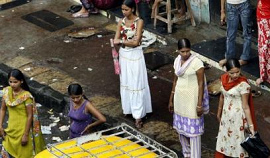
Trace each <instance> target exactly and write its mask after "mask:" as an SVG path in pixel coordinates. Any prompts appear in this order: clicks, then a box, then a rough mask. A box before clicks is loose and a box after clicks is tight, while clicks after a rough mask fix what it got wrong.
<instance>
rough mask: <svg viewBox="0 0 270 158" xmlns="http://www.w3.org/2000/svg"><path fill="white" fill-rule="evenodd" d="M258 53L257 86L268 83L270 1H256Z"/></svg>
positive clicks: (269, 67)
mask: <svg viewBox="0 0 270 158" xmlns="http://www.w3.org/2000/svg"><path fill="white" fill-rule="evenodd" d="M257 24H258V53H259V65H260V78H258V79H257V80H256V83H257V85H259V84H261V83H262V82H264V81H266V82H269V83H270V1H269V0H258V5H257Z"/></svg>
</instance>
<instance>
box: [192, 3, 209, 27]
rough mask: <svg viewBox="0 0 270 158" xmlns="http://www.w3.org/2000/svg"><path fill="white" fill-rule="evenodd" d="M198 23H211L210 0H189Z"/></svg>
mask: <svg viewBox="0 0 270 158" xmlns="http://www.w3.org/2000/svg"><path fill="white" fill-rule="evenodd" d="M189 2H190V5H191V8H192V12H193V14H194V17H195V20H196V22H197V23H201V22H205V23H210V12H209V0H189Z"/></svg>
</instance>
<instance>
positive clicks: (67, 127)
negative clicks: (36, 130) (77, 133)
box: [59, 125, 69, 132]
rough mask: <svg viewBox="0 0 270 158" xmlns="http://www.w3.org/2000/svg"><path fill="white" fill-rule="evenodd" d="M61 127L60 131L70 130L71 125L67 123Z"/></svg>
mask: <svg viewBox="0 0 270 158" xmlns="http://www.w3.org/2000/svg"><path fill="white" fill-rule="evenodd" d="M59 129H60V131H62V132H63V131H67V130H69V126H66V125H64V126H61V127H59Z"/></svg>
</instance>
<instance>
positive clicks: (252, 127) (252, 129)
mask: <svg viewBox="0 0 270 158" xmlns="http://www.w3.org/2000/svg"><path fill="white" fill-rule="evenodd" d="M249 131H250V133H251V134H252V136H254V134H255V130H254V126H253V125H252V126H250V127H249Z"/></svg>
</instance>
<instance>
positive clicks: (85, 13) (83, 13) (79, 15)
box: [72, 7, 89, 18]
mask: <svg viewBox="0 0 270 158" xmlns="http://www.w3.org/2000/svg"><path fill="white" fill-rule="evenodd" d="M72 17H73V18H87V17H89V12H88V10H86V9H85V8H84V7H82V9H81V10H80V11H78V12H77V13H74V14H72Z"/></svg>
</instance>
